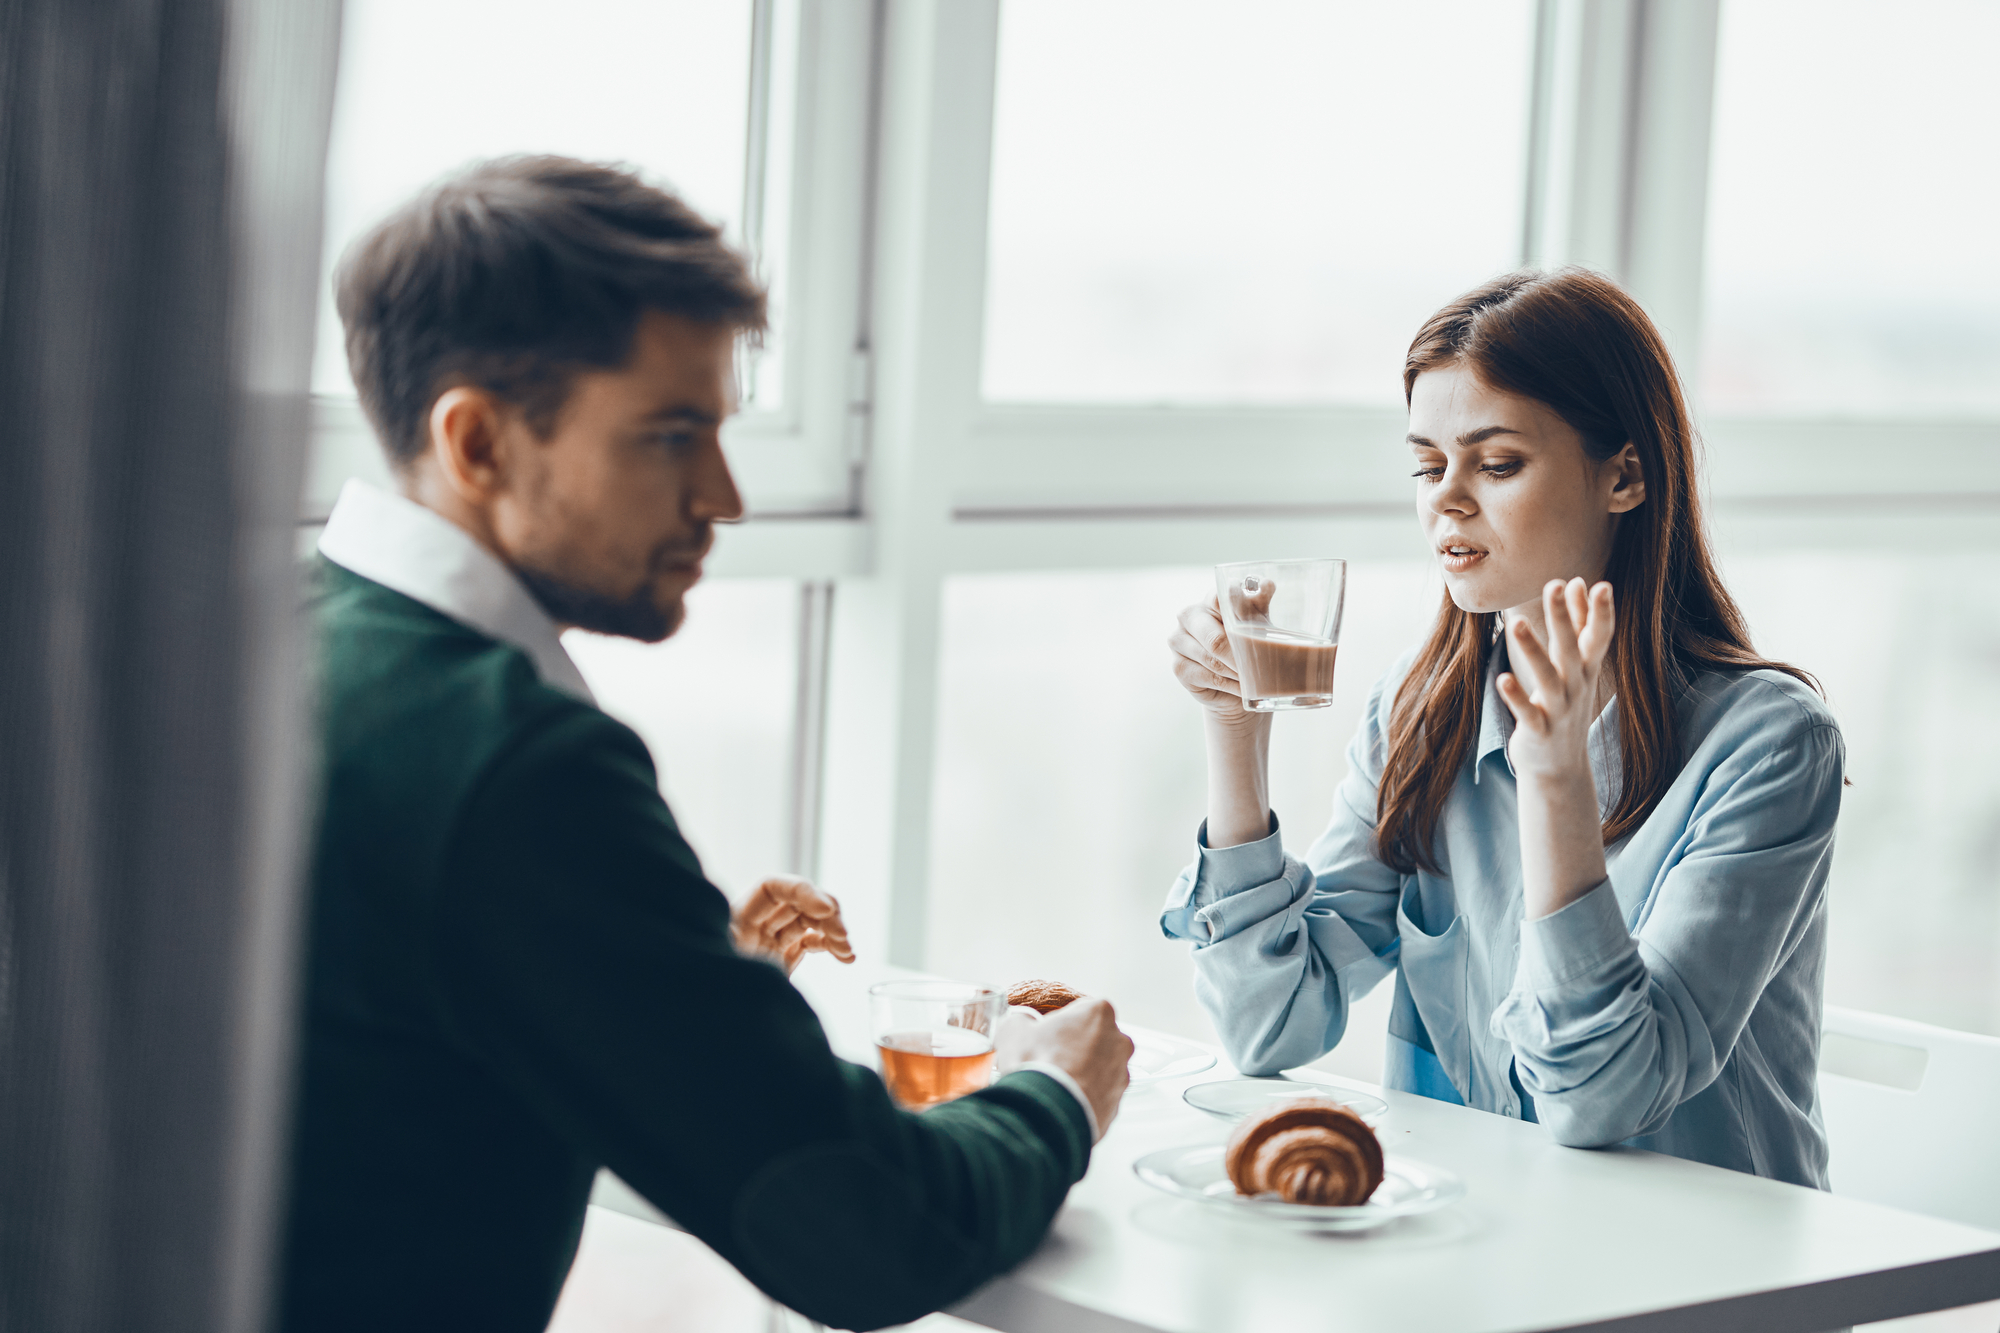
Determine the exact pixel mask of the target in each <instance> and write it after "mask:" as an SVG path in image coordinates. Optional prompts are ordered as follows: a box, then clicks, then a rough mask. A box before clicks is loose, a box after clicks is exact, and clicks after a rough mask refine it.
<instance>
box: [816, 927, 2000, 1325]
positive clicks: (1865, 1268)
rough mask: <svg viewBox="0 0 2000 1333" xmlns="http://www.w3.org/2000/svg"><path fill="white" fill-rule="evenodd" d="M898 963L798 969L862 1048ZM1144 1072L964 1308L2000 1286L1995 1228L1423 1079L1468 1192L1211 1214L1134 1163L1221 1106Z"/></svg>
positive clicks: (1425, 1123) (1525, 1321) (1714, 1319)
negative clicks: (1349, 1222) (1670, 1153)
mask: <svg viewBox="0 0 2000 1333" xmlns="http://www.w3.org/2000/svg"><path fill="white" fill-rule="evenodd" d="M890 975H910V974H907V973H896V972H892V971H891V970H890V969H885V968H874V969H869V968H865V967H863V966H861V965H856V966H854V967H839V966H837V965H834V964H833V963H831V962H830V961H829V960H826V959H812V960H809V961H808V963H807V964H806V965H805V966H803V967H802V968H800V971H799V976H798V982H799V988H800V989H801V990H802V991H804V992H805V994H806V995H807V997H808V998H809V999H810V1000H811V1001H812V1003H813V1005H814V1007H815V1008H816V1009H817V1010H818V1011H819V1013H820V1016H821V1019H822V1021H824V1022H825V1024H826V1027H827V1031H828V1033H829V1034H830V1036H831V1037H832V1039H833V1042H834V1046H835V1048H836V1049H837V1050H839V1051H840V1053H841V1054H842V1055H844V1056H846V1057H848V1058H849V1059H855V1060H864V1061H865V1060H870V1059H872V1055H873V1053H872V1048H871V1046H870V1043H869V1040H868V1031H867V1004H866V989H867V987H868V985H869V984H870V983H871V982H874V981H878V980H882V979H883V978H884V977H886V976H890ZM1228 1076H1229V1069H1228V1066H1227V1064H1226V1063H1224V1064H1219V1065H1218V1066H1217V1067H1216V1068H1215V1069H1214V1070H1211V1071H1209V1072H1207V1073H1203V1074H1198V1075H1194V1076H1192V1077H1190V1078H1183V1079H1180V1080H1177V1081H1173V1082H1170V1083H1167V1084H1163V1085H1155V1086H1150V1087H1144V1088H1139V1089H1135V1090H1134V1091H1133V1092H1132V1093H1131V1094H1129V1095H1128V1096H1127V1097H1126V1100H1125V1105H1124V1107H1123V1109H1122V1110H1121V1112H1120V1114H1119V1116H1118V1120H1117V1122H1116V1123H1115V1124H1114V1125H1113V1126H1112V1128H1111V1132H1110V1133H1109V1134H1107V1135H1106V1136H1105V1139H1104V1141H1103V1142H1102V1143H1100V1144H1099V1145H1098V1147H1097V1150H1096V1152H1095V1154H1094V1155H1093V1156H1092V1159H1091V1163H1090V1172H1089V1174H1088V1175H1087V1176H1085V1177H1084V1179H1083V1180H1082V1181H1081V1182H1080V1183H1079V1184H1078V1185H1077V1186H1076V1187H1075V1189H1074V1190H1072V1191H1071V1193H1070V1196H1069V1201H1068V1203H1067V1204H1066V1205H1065V1206H1064V1208H1063V1210H1062V1212H1061V1213H1060V1214H1059V1215H1058V1216H1057V1218H1056V1221H1055V1225H1054V1227H1053V1228H1052V1230H1051V1231H1050V1234H1049V1238H1048V1239H1047V1240H1046V1241H1045V1242H1044V1243H1043V1244H1042V1247H1041V1248H1040V1249H1039V1250H1037V1251H1036V1252H1035V1254H1034V1255H1033V1256H1031V1257H1030V1258H1029V1259H1028V1260H1027V1262H1025V1263H1023V1264H1022V1265H1021V1266H1020V1267H1019V1268H1017V1269H1015V1270H1014V1271H1013V1272H1012V1273H1009V1274H1007V1275H1006V1276H1005V1277H1002V1278H999V1279H997V1280H995V1281H993V1282H991V1283H989V1284H988V1285H987V1286H986V1287H984V1288H982V1289H981V1290H980V1291H978V1292H976V1293H975V1294H974V1295H973V1296H972V1297H971V1298H970V1299H968V1300H966V1301H965V1302H964V1303H962V1304H961V1305H960V1306H958V1307H957V1308H956V1309H954V1310H953V1311H952V1313H954V1314H956V1315H958V1316H959V1317H961V1318H964V1319H968V1320H971V1321H973V1322H974V1323H979V1324H985V1325H987V1326H989V1327H992V1328H996V1329H1001V1330H1005V1331H1006V1333H1137V1331H1138V1330H1160V1331H1161V1333H1281V1331H1289V1330H1315V1329H1323V1330H1329V1333H1331V1331H1333V1330H1340V1331H1343V1333H1346V1331H1349V1330H1351V1331H1353V1333H1527V1331H1529V1330H1544V1329H1547V1330H1554V1329H1618V1330H1621V1331H1629V1333H1670V1331H1678V1330H1690V1331H1691V1333H1692V1331H1697V1330H1698V1331H1699V1333H1733V1331H1734V1330H1742V1331H1743V1333H1813V1331H1814V1330H1824V1329H1829V1328H1834V1327H1838V1326H1841V1325H1845V1324H1850V1323H1862V1322H1866V1321H1870V1320H1877V1319H1889V1318H1893V1317H1896V1316H1899V1315H1908V1314H1918V1313H1921V1312H1924V1311H1928V1310H1938V1309H1947V1308H1950V1307H1953V1306H1959V1305H1969V1304H1971V1303H1973V1302H1975V1301H1987V1300H1993V1299H1995V1298H1996V1297H2000V1233H1993V1232H1987V1231H1981V1230H1977V1229H1975V1228H1972V1227H1965V1226H1959V1225H1956V1224H1954V1223H1950V1222H1941V1221H1936V1220H1934V1219H1931V1218H1927V1217H1919V1216H1917V1215H1915V1214H1911V1213H1904V1212H1899V1211H1897V1210H1895V1209H1891V1208H1884V1207H1881V1206H1879V1205H1875V1204H1868V1203H1861V1202H1858V1201H1855V1200H1852V1199H1842V1198H1835V1197H1833V1196H1831V1195H1827V1194H1822V1193H1820V1192H1818V1191H1816V1190H1808V1189H1801V1188H1798V1187H1796V1186H1792V1185H1781V1184H1778V1183H1776V1182H1774V1181H1769V1180H1760V1179H1757V1178H1755V1177H1753V1176H1746V1175H1742V1174H1740V1173H1738V1172H1734V1171H1724V1170H1721V1169H1719V1168H1716V1167H1709V1166H1701V1165H1697V1164H1696V1163H1693V1162H1684V1161H1681V1160H1679V1159H1677V1158H1672V1157H1662V1156H1658V1155H1656V1154H1653V1153H1642V1152H1633V1151H1630V1150H1624V1149H1613V1150H1608V1151H1601V1152H1584V1151H1579V1150H1577V1149H1573V1148H1563V1147H1559V1146H1557V1145H1556V1144H1555V1143H1554V1142H1552V1141H1551V1140H1550V1139H1549V1137H1548V1135H1547V1133H1546V1132H1545V1131H1544V1130H1542V1129H1541V1128H1540V1127H1539V1126H1536V1125H1529V1124H1523V1123H1521V1122H1519V1121H1515V1120H1508V1119H1505V1118H1503V1117H1501V1116H1495V1115H1488V1114H1486V1113H1484V1112H1481V1111H1469V1110H1466V1109H1464V1108H1462V1107H1456V1106H1447V1105H1445V1104H1443V1103H1441V1102H1436V1101H1432V1100H1430V1099H1428V1098H1424V1097H1414V1096H1409V1095H1406V1094H1403V1093H1396V1092H1387V1091H1384V1090H1382V1089H1379V1088H1375V1087H1373V1086H1371V1085H1368V1084H1361V1083H1357V1084H1354V1086H1355V1087H1357V1088H1360V1089H1363V1090H1366V1091H1368V1092H1372V1093H1375V1094H1377V1095H1379V1096H1381V1097H1382V1098H1384V1099H1385V1100H1386V1101H1387V1102H1388V1103H1389V1116H1388V1119H1387V1120H1386V1121H1385V1122H1384V1124H1383V1126H1382V1138H1383V1141H1384V1144H1385V1146H1387V1148H1388V1149H1389V1151H1391V1152H1394V1153H1401V1154H1405V1155H1407V1156H1410V1157H1415V1158H1418V1159H1420V1160H1423V1161H1427V1162H1433V1163H1436V1164H1437V1165H1440V1166H1444V1167H1447V1168H1449V1169H1450V1170H1452V1171H1455V1172H1457V1173H1458V1174H1459V1175H1460V1176H1462V1177H1464V1179H1465V1182H1466V1187H1467V1192H1466V1197H1465V1199H1464V1200H1463V1201H1462V1202H1461V1203H1459V1204H1457V1205H1456V1206H1454V1207H1452V1208H1450V1209H1447V1210H1445V1211H1443V1212H1441V1213H1437V1214H1433V1215H1431V1216H1428V1217H1423V1218H1412V1219H1408V1220H1405V1221H1403V1222H1400V1223H1397V1224H1395V1225H1394V1226H1393V1227H1390V1228H1388V1229H1385V1230H1384V1231H1380V1232H1375V1233H1371V1234H1368V1235H1364V1236H1353V1237H1342V1236H1315V1235H1299V1234H1293V1233H1287V1232H1282V1231H1278V1230H1275V1229H1267V1228H1264V1227H1260V1226H1252V1225H1249V1224H1247V1223H1243V1222H1238V1221H1234V1220H1231V1219H1229V1218H1226V1217H1218V1216H1215V1215H1214V1214H1213V1212H1212V1211H1211V1210H1210V1209H1208V1208H1205V1207H1203V1206H1201V1205H1198V1204H1194V1203H1190V1202H1185V1201H1182V1200H1178V1199H1173V1198H1169V1197H1168V1196H1166V1195H1163V1194H1161V1193H1159V1192H1158V1191H1156V1190H1154V1189H1151V1188H1150V1187H1148V1186H1147V1185H1145V1184H1143V1183H1142V1182H1141V1181H1140V1180H1139V1179H1138V1178H1137V1177H1136V1176H1134V1175H1133V1174H1132V1162H1133V1161H1134V1160H1135V1159H1136V1158H1138V1157H1140V1156H1142V1155H1143V1154H1145V1153H1148V1152H1151V1151H1153V1150H1154V1149H1156V1148H1163V1147H1169V1146H1172V1145H1174V1144H1178V1143H1191V1142H1199V1141H1203V1140H1215V1141H1220V1140H1221V1139H1222V1138H1223V1137H1225V1135H1226V1134H1227V1132H1228V1126H1226V1125H1224V1124H1223V1123H1221V1122H1220V1121H1217V1120H1213V1119H1210V1118H1209V1117H1207V1116H1205V1115H1202V1114H1201V1113H1199V1112H1197V1111H1194V1110H1192V1109H1191V1108H1189V1107H1188V1106H1186V1105H1185V1104H1184V1103H1183V1102H1182V1101H1181V1097H1180V1094H1181V1091H1182V1089H1183V1088H1184V1087H1185V1086H1187V1085H1188V1084H1190V1083H1197V1082H1203V1081H1206V1080H1209V1079H1213V1078H1226V1077H1228Z"/></svg>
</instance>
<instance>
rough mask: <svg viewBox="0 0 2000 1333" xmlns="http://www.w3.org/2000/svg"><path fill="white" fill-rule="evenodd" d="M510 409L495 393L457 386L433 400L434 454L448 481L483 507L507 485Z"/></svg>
mask: <svg viewBox="0 0 2000 1333" xmlns="http://www.w3.org/2000/svg"><path fill="white" fill-rule="evenodd" d="M505 425H506V413H505V411H504V410H503V409H502V407H501V405H500V404H499V403H498V402H497V401H496V400H495V399H494V397H493V395H491V394H489V393H487V392H486V391H485V390H484V389H480V388H477V387H474V386H473V385H469V384H460V385H455V386H454V387H452V388H449V389H446V390H445V391H444V392H443V393H441V394H439V395H438V398H437V401H436V402H434V403H432V404H431V416H430V457H431V461H432V462H433V463H435V464H436V465H437V469H438V473H439V475H440V476H441V477H442V478H443V479H444V483H445V485H446V486H448V487H450V488H451V490H452V491H453V492H454V493H455V494H457V496H458V497H459V498H460V499H461V500H464V501H466V502H468V503H470V504H472V505H475V506H483V505H484V504H485V503H486V502H488V501H490V500H491V499H493V497H494V496H496V495H498V494H499V493H500V492H501V491H502V490H504V489H506V485H507V462H508V460H507V456H506V448H505V443H504V440H503V435H504V427H505Z"/></svg>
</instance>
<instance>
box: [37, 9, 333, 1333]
mask: <svg viewBox="0 0 2000 1333" xmlns="http://www.w3.org/2000/svg"><path fill="white" fill-rule="evenodd" d="M338 31H339V3H338V0H282V2H281V3H260V2H259V0H120V2H112V0H0V1333H67V1331H68V1330H79V1331H81V1330H99V1329H102V1330H113V1329H116V1330H121V1331H124V1330H150V1329H189V1330H194V1329H200V1330H225V1331H228V1333H234V1331H235V1330H249V1329H254V1328H258V1327H261V1326H262V1323H263V1318H264V1314H263V1311H264V1303H265V1298H266V1294H267V1293H266V1287H267V1282H268V1279H267V1273H268V1257H269V1254H270V1252H271V1250H272V1247H273V1242H274V1236H273V1234H272V1232H273V1228H274V1225H275V1218H276V1217H277V1216H278V1213H277V1211H276V1193H277V1187H278V1182H277V1179H276V1175H277V1166H278V1163H279V1161H280V1159H281V1148H282V1138H283V1129H284V1109H285V1094H286V1089H287V1086H288V1083H289V1068H288V1059H289V1045H288V1043H289V1033H290V1029H291V1023H292V1016H293V1014H292V1010H293V984H292V979H291V959H292V956H293V953H294V943H293V935H294V933H295V929H296V925H297V921H298V908H297V898H298V892H299V889H298V876H297V873H296V858H297V847H298V843H299V831H300V830H299V823H300V815H301V811H302V808H303V807H302V804H301V802H302V797H303V787H302V780H303V775H304V773H305V772H306V764H305V759H306V756H305V754H304V752H303V744H304V739H305V736H306V729H305V726H304V718H303V713H302V710H301V707H300V705H301V697H300V696H301V690H300V689H299V685H298V670H297V658H296V635H295V631H294V625H295V618H296V600H297V594H296V591H295V587H294V581H293V573H292V570H293V566H294V552H295V550H296V511H297V506H298V496H299V488H300V482H301V479H302V476H303V469H304V461H305V451H306V428H307V415H306V414H307V409H308V401H307V398H306V389H307V384H308V379H307V377H308V374H309V367H310V360H311V345H312V329H313V315H314V298H315V292H316V286H317V277H318V270H319V258H320V256H319V242H320V196H321V188H322V187H321V178H322V174H323V170H324V160H325V143H326V135H327V127H328V123H329V119H330V112H331V103H332V87H333V72H334V65H335V60H336V55H337V48H338Z"/></svg>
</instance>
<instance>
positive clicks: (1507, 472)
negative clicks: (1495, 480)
mask: <svg viewBox="0 0 2000 1333" xmlns="http://www.w3.org/2000/svg"><path fill="white" fill-rule="evenodd" d="M1479 470H1480V471H1481V472H1484V473H1486V474H1488V475H1489V476H1494V477H1511V476H1513V475H1514V474H1515V473H1516V472H1519V471H1520V470H1521V465H1520V464H1519V463H1486V464H1482V465H1481V467H1480V469H1479Z"/></svg>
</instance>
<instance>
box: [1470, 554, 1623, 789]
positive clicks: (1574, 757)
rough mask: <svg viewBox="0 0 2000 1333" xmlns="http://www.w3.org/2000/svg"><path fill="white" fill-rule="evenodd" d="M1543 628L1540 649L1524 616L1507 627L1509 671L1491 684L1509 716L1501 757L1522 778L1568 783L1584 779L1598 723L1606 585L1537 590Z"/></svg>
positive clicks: (1607, 627)
mask: <svg viewBox="0 0 2000 1333" xmlns="http://www.w3.org/2000/svg"><path fill="white" fill-rule="evenodd" d="M1542 611H1543V613H1544V616H1545V618H1546V620H1547V622H1548V634H1549V641H1548V642H1547V643H1546V644H1544V643H1543V642H1542V641H1541V639H1540V638H1538V637H1537V636H1536V634H1535V628H1534V626H1533V625H1531V624H1530V623H1528V620H1527V619H1526V617H1522V618H1520V619H1517V620H1515V621H1514V623H1513V624H1511V625H1509V626H1508V627H1507V657H1508V660H1509V662H1510V663H1511V664H1512V665H1513V667H1514V670H1513V671H1503V672H1501V673H1500V678H1499V680H1498V681H1497V682H1496V683H1497V685H1498V686H1499V690H1500V698H1501V699H1502V700H1503V701H1505V703H1506V705H1507V707H1508V709H1509V710H1510V711H1511V712H1512V713H1513V714H1514V723H1515V729H1514V739H1513V740H1512V741H1510V742H1509V743H1508V747H1507V753H1508V757H1509V758H1510V759H1512V760H1513V763H1514V771H1515V772H1516V773H1518V774H1520V775H1522V776H1523V777H1536V778H1555V777H1572V776H1575V775H1577V774H1588V773H1589V772H1590V751H1589V741H1590V724H1591V723H1593V722H1595V721H1596V720H1597V715H1598V712H1599V711H1600V708H1601V705H1600V704H1599V702H1598V681H1599V678H1600V676H1601V675H1602V673H1603V670H1604V657H1605V654H1606V653H1607V652H1608V651H1609V650H1610V648H1611V628H1612V616H1611V585H1610V584H1608V583H1600V584H1598V585H1597V586H1596V587H1586V585H1585V584H1584V581H1583V580H1582V579H1571V580H1570V581H1569V582H1568V583H1564V582H1563V581H1562V580H1560V579H1554V580H1551V581H1550V583H1549V584H1548V586H1547V587H1545V588H1543V589H1542Z"/></svg>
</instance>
